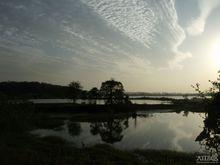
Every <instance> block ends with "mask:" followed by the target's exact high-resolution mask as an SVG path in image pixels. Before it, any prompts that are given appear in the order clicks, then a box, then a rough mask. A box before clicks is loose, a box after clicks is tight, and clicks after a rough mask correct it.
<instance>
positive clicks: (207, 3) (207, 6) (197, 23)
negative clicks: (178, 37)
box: [187, 0, 220, 36]
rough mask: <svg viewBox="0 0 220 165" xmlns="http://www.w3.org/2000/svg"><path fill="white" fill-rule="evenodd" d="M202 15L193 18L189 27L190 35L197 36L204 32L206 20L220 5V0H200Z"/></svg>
mask: <svg viewBox="0 0 220 165" xmlns="http://www.w3.org/2000/svg"><path fill="white" fill-rule="evenodd" d="M198 4H199V9H200V15H199V17H197V18H195V19H193V20H192V21H191V23H190V25H189V26H188V27H187V32H188V34H189V35H192V36H196V35H200V34H202V33H203V32H204V29H205V24H206V20H207V18H208V17H209V15H210V13H211V12H212V11H213V10H214V9H215V8H216V7H218V6H219V5H220V1H219V0H198Z"/></svg>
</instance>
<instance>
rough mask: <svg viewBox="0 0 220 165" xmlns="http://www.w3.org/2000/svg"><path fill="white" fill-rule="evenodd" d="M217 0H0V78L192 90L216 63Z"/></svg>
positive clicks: (219, 59) (219, 49) (219, 46)
mask: <svg viewBox="0 0 220 165" xmlns="http://www.w3.org/2000/svg"><path fill="white" fill-rule="evenodd" d="M219 19H220V1H219V0H10V1H9V0H1V1H0V81H40V82H49V83H53V84H60V85H67V84H68V83H69V82H71V81H73V80H75V81H77V80H78V81H80V82H81V84H82V85H83V86H84V88H85V89H90V88H92V87H94V86H95V87H100V84H101V82H103V81H105V80H108V79H110V78H114V79H115V80H118V81H121V82H122V83H123V84H124V87H125V90H126V91H130V92H132V91H133V92H138V91H143V92H193V89H192V88H191V85H192V84H195V83H197V82H199V83H200V84H201V87H202V89H203V88H204V89H206V88H208V87H209V86H210V84H209V82H208V80H215V79H216V77H217V71H218V69H219V68H220V55H219V54H220V20H219Z"/></svg>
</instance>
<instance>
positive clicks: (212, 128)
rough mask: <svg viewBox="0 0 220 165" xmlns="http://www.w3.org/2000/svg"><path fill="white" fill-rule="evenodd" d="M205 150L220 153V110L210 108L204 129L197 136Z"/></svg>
mask: <svg viewBox="0 0 220 165" xmlns="http://www.w3.org/2000/svg"><path fill="white" fill-rule="evenodd" d="M196 141H198V142H199V143H200V144H201V145H202V146H204V148H205V151H207V152H210V153H217V154H219V149H220V146H219V144H220V112H217V111H214V110H213V111H212V110H209V111H208V113H207V114H206V116H205V120H204V128H203V131H202V132H201V133H200V134H199V135H198V136H197V138H196Z"/></svg>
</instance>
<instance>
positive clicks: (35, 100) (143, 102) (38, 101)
mask: <svg viewBox="0 0 220 165" xmlns="http://www.w3.org/2000/svg"><path fill="white" fill-rule="evenodd" d="M30 101H31V102H33V103H35V104H39V103H41V104H44V103H45V104H48V103H50V104H55V103H72V102H73V101H72V100H70V99H31V100H30ZM131 102H132V103H133V104H170V101H162V100H153V99H152V100H143V99H133V100H132V99H131ZM76 103H77V104H98V105H104V104H105V101H104V100H102V99H97V100H88V99H85V100H82V99H77V100H76Z"/></svg>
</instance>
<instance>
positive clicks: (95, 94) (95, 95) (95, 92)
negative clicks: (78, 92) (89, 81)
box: [89, 87, 99, 99]
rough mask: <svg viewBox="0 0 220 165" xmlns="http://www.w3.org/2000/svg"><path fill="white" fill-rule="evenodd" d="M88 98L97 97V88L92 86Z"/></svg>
mask: <svg viewBox="0 0 220 165" xmlns="http://www.w3.org/2000/svg"><path fill="white" fill-rule="evenodd" d="M89 98H90V99H97V98H99V90H98V88H96V87H94V88H92V89H91V90H90V91H89Z"/></svg>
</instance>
